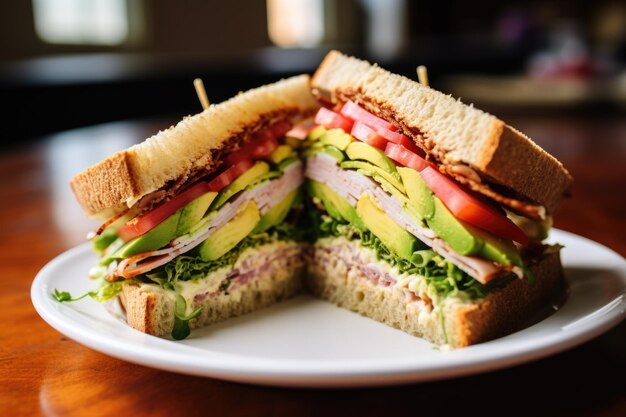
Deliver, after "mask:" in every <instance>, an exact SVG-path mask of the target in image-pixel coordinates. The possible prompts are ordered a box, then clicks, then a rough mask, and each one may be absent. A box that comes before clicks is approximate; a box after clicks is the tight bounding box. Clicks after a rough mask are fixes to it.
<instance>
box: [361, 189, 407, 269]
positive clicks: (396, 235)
mask: <svg viewBox="0 0 626 417" xmlns="http://www.w3.org/2000/svg"><path fill="white" fill-rule="evenodd" d="M356 212H357V214H358V215H359V217H361V219H362V220H363V223H364V224H365V226H366V227H367V228H368V229H370V230H371V231H372V233H374V235H375V236H376V237H377V238H379V239H380V240H381V241H382V242H383V243H384V244H385V245H386V246H387V247H388V248H389V249H391V250H392V251H393V252H394V253H395V254H396V255H398V256H400V257H401V258H404V259H407V260H409V261H410V260H411V256H412V255H413V252H414V251H415V248H416V247H417V246H418V240H417V239H416V238H415V237H414V236H413V235H412V234H410V233H409V232H407V231H406V230H404V229H403V228H402V227H400V226H399V225H398V224H397V223H396V222H394V221H393V220H391V218H390V217H389V216H387V214H385V212H384V211H382V210H381V209H380V208H379V207H378V206H377V205H376V204H375V203H374V202H373V201H372V200H371V199H370V197H369V196H368V195H367V194H366V195H363V196H362V197H361V198H360V199H359V201H358V202H357V203H356Z"/></svg>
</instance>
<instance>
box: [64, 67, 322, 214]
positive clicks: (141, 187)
mask: <svg viewBox="0 0 626 417" xmlns="http://www.w3.org/2000/svg"><path fill="white" fill-rule="evenodd" d="M317 107H318V103H317V101H316V100H315V99H314V98H313V96H312V95H311V92H310V89H309V77H308V76H307V75H300V76H296V77H292V78H289V79H285V80H281V81H279V82H277V83H274V84H269V85H266V86H263V87H259V88H256V89H252V90H249V91H247V92H245V93H241V94H239V95H237V96H235V97H233V98H231V99H229V100H227V101H225V102H223V103H220V104H217V105H213V106H210V107H209V108H208V109H207V110H205V111H203V112H202V113H199V114H196V115H195V116H190V117H187V118H185V119H184V120H182V121H181V122H180V123H178V124H177V125H176V126H175V127H170V128H169V129H167V130H164V131H161V132H159V133H157V134H156V135H154V136H152V137H151V138H149V139H147V140H145V141H144V142H142V143H140V144H138V145H135V146H133V147H131V148H128V149H125V150H123V151H120V152H118V153H116V154H114V155H111V156H110V157H108V158H106V159H104V160H102V161H100V162H99V163H97V164H95V165H92V166H91V167H89V168H87V169H86V170H85V171H83V172H81V173H79V174H77V175H76V176H74V177H73V178H72V179H71V181H70V185H71V187H72V189H73V191H74V194H75V195H76V198H77V199H78V202H79V203H80V205H81V206H82V207H83V209H84V210H85V211H86V212H87V214H89V215H95V214H97V213H99V212H100V211H102V210H105V209H111V208H112V209H114V210H113V211H114V212H115V211H119V210H120V209H121V208H123V207H125V206H126V205H127V204H128V203H131V204H132V203H133V202H135V201H137V200H138V199H140V198H141V197H143V196H145V195H147V194H149V193H151V192H153V191H156V190H158V189H160V188H162V187H164V186H165V185H166V184H167V183H168V182H171V181H177V180H180V179H184V178H185V177H186V176H187V175H189V174H190V173H193V172H194V171H195V170H199V169H204V170H206V171H207V172H210V171H211V170H213V169H214V168H216V167H217V166H218V164H219V163H220V160H219V153H220V152H222V151H227V150H228V149H229V147H233V146H237V145H238V144H239V142H241V141H243V140H245V138H246V135H248V136H249V134H251V133H252V132H254V131H255V130H258V129H260V128H262V127H263V126H264V125H266V124H268V123H270V122H272V121H275V120H277V119H281V118H286V117H291V116H294V115H297V114H301V113H306V112H312V111H313V110H314V109H316V108H317ZM115 209H117V210H115Z"/></svg>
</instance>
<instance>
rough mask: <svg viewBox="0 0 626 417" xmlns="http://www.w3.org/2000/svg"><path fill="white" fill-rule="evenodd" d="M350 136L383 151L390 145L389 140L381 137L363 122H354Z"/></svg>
mask: <svg viewBox="0 0 626 417" xmlns="http://www.w3.org/2000/svg"><path fill="white" fill-rule="evenodd" d="M350 134H351V135H352V136H354V137H355V138H357V139H358V140H360V141H361V142H365V143H367V144H368V145H370V146H373V147H375V148H378V149H382V150H384V149H385V146H386V145H387V143H389V142H388V141H387V139H385V138H384V137H382V136H381V135H379V134H378V133H377V132H376V131H375V130H374V129H372V128H371V127H369V126H368V125H366V124H365V123H361V122H354V126H352V131H351V132H350Z"/></svg>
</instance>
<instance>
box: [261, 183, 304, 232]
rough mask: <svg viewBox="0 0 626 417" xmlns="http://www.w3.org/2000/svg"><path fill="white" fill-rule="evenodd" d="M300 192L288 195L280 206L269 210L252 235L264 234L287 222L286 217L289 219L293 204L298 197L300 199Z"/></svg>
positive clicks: (294, 191) (297, 190)
mask: <svg viewBox="0 0 626 417" xmlns="http://www.w3.org/2000/svg"><path fill="white" fill-rule="evenodd" d="M299 191H300V190H299V189H297V188H296V189H295V190H293V191H292V192H290V193H289V194H287V196H286V197H285V198H283V199H282V200H281V201H280V202H279V203H278V204H276V205H275V206H274V207H272V208H271V209H269V211H268V212H267V213H265V214H264V215H263V216H262V217H261V219H260V220H259V222H258V223H257V225H256V227H255V228H254V230H253V231H252V233H261V232H264V231H266V230H267V229H269V228H270V227H272V226H275V225H277V224H279V223H280V222H282V221H283V220H285V217H287V214H289V210H290V209H291V207H292V206H293V203H294V202H295V201H296V200H297V198H296V197H298V192H299Z"/></svg>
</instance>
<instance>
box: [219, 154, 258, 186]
mask: <svg viewBox="0 0 626 417" xmlns="http://www.w3.org/2000/svg"><path fill="white" fill-rule="evenodd" d="M252 165H253V162H252V160H251V159H242V160H241V161H239V162H237V163H236V164H234V165H232V166H230V167H228V168H227V169H226V170H225V171H224V172H222V173H221V174H219V175H218V176H217V177H215V178H213V179H212V180H211V181H209V183H208V188H209V191H215V192H218V191H220V190H221V189H222V188H224V187H226V186H227V185H228V184H230V183H231V182H233V181H234V180H235V179H236V178H237V177H239V176H240V175H241V174H243V173H244V172H246V171H247V170H249V169H250V168H252Z"/></svg>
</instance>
